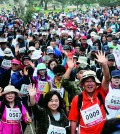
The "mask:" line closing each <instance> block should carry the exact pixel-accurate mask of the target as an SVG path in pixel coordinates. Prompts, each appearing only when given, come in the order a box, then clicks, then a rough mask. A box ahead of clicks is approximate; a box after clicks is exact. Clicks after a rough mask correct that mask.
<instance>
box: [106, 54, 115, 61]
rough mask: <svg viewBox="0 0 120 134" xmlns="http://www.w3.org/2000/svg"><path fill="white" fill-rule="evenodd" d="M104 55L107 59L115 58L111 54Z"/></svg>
mask: <svg viewBox="0 0 120 134" xmlns="http://www.w3.org/2000/svg"><path fill="white" fill-rule="evenodd" d="M106 57H107V59H108V60H115V57H114V55H113V54H108V55H107V56H106Z"/></svg>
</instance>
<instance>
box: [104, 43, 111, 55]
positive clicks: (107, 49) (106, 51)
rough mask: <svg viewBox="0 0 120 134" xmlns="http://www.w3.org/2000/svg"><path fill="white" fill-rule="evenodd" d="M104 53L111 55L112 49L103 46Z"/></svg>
mask: <svg viewBox="0 0 120 134" xmlns="http://www.w3.org/2000/svg"><path fill="white" fill-rule="evenodd" d="M103 52H105V53H109V52H110V48H109V46H108V45H105V46H103Z"/></svg>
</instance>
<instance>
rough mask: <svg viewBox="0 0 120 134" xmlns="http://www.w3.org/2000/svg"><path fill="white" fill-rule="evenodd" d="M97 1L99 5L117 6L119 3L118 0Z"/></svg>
mask: <svg viewBox="0 0 120 134" xmlns="http://www.w3.org/2000/svg"><path fill="white" fill-rule="evenodd" d="M97 2H98V3H99V5H101V6H118V5H120V1H119V0H98V1H97Z"/></svg>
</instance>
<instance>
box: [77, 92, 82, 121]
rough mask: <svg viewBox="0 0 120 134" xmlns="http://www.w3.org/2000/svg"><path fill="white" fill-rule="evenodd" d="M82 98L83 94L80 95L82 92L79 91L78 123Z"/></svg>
mask: <svg viewBox="0 0 120 134" xmlns="http://www.w3.org/2000/svg"><path fill="white" fill-rule="evenodd" d="M82 100H83V95H82V93H80V94H79V95H78V104H77V105H78V113H79V114H78V123H79V121H80V110H81V107H82Z"/></svg>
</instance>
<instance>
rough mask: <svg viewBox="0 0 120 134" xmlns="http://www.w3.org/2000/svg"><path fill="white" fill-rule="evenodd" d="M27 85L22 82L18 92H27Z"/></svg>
mask: <svg viewBox="0 0 120 134" xmlns="http://www.w3.org/2000/svg"><path fill="white" fill-rule="evenodd" d="M28 86H29V85H26V84H22V86H21V90H20V93H21V94H28V90H27V89H28Z"/></svg>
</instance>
